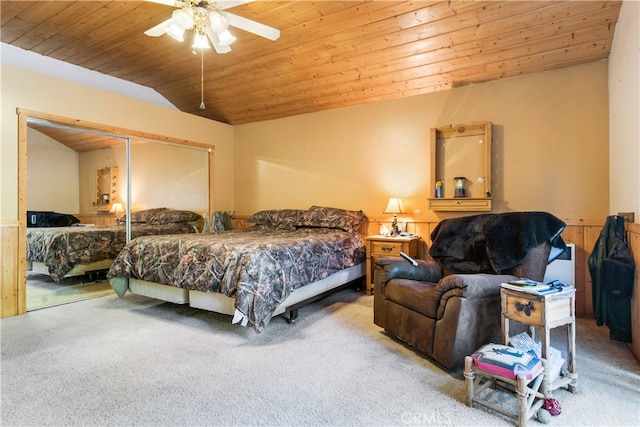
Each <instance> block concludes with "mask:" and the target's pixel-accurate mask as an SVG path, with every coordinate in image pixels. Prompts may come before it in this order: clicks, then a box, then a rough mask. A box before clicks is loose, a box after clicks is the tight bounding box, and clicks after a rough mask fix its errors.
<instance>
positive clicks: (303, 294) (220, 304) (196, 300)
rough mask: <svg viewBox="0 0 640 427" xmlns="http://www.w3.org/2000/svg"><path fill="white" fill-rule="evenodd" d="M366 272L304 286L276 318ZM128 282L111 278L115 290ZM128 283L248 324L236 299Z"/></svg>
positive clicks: (351, 271) (356, 269) (357, 269)
mask: <svg viewBox="0 0 640 427" xmlns="http://www.w3.org/2000/svg"><path fill="white" fill-rule="evenodd" d="M365 269H366V266H365V263H361V264H358V265H354V266H353V267H349V268H346V269H344V270H341V271H338V272H337V273H334V274H332V275H331V276H329V277H327V278H324V279H322V280H319V281H317V282H314V283H310V284H308V285H305V286H301V287H299V288H297V289H295V290H294V291H293V292H291V294H290V295H289V296H288V297H287V299H286V300H284V301H283V302H282V304H280V305H279V306H278V308H276V310H275V312H274V313H273V315H274V316H277V315H280V314H282V313H284V312H285V311H286V310H287V308H289V307H292V306H294V305H296V304H300V303H301V302H304V301H306V300H309V299H311V298H313V297H315V296H318V295H321V294H323V293H325V292H328V291H330V290H333V289H335V288H338V287H340V286H342V285H344V284H347V283H349V282H352V281H354V280H356V279H358V278H360V277H363V276H364V275H365ZM126 280H127V279H126V278H122V277H116V278H113V279H110V282H111V285H112V287H114V289H115V288H116V287H122V285H123V284H124V283H123V281H126ZM128 282H129V291H130V292H132V293H134V294H137V295H142V296H146V297H150V298H155V299H159V300H163V301H168V302H172V303H175V304H189V305H190V306H191V307H193V308H198V309H202V310H207V311H214V312H216V313H222V314H229V315H233V316H234V319H233V323H241V324H243V326H244V325H246V319H245V318H244V315H242V313H239V312H237V311H236V308H235V299H234V298H231V297H228V296H226V295H224V294H220V293H217V292H200V291H188V290H186V289H182V288H176V287H174V286H167V285H161V284H159V283H154V282H147V281H145V280H139V279H129V281H128ZM123 294H124V293H123Z"/></svg>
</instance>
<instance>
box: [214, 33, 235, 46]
mask: <svg viewBox="0 0 640 427" xmlns="http://www.w3.org/2000/svg"><path fill="white" fill-rule="evenodd" d="M217 34H218V40H219V42H220V43H219V44H220V46H229V45H230V44H231V43H233V42H234V41H236V38H235V37H234V36H233V35H232V34H231V33H230V32H229V30H224V31H220V32H219V33H217Z"/></svg>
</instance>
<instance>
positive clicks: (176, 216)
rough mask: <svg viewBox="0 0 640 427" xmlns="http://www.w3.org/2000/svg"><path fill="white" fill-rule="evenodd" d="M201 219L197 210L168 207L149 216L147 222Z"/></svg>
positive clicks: (159, 222) (169, 222)
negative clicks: (180, 209)
mask: <svg viewBox="0 0 640 427" xmlns="http://www.w3.org/2000/svg"><path fill="white" fill-rule="evenodd" d="M201 219H202V216H201V215H200V214H197V213H195V212H191V211H179V210H174V209H167V210H164V211H161V212H158V213H156V215H155V216H153V217H152V218H149V220H148V221H147V224H173V223H176V222H189V221H199V220H201Z"/></svg>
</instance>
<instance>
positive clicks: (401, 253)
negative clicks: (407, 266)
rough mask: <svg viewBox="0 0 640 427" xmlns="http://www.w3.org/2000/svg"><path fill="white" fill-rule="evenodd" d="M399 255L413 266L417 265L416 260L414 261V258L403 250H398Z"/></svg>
mask: <svg viewBox="0 0 640 427" xmlns="http://www.w3.org/2000/svg"><path fill="white" fill-rule="evenodd" d="M400 256H401V257H402V258H404V259H406V260H407V261H409V262H410V263H411V264H412V265H413V266H414V267H417V266H418V261H416V260H415V259H413V258H411V257H410V256H409V255H407V254H405V253H404V252H400Z"/></svg>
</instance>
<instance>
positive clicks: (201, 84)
mask: <svg viewBox="0 0 640 427" xmlns="http://www.w3.org/2000/svg"><path fill="white" fill-rule="evenodd" d="M200 109H201V110H204V49H200Z"/></svg>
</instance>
